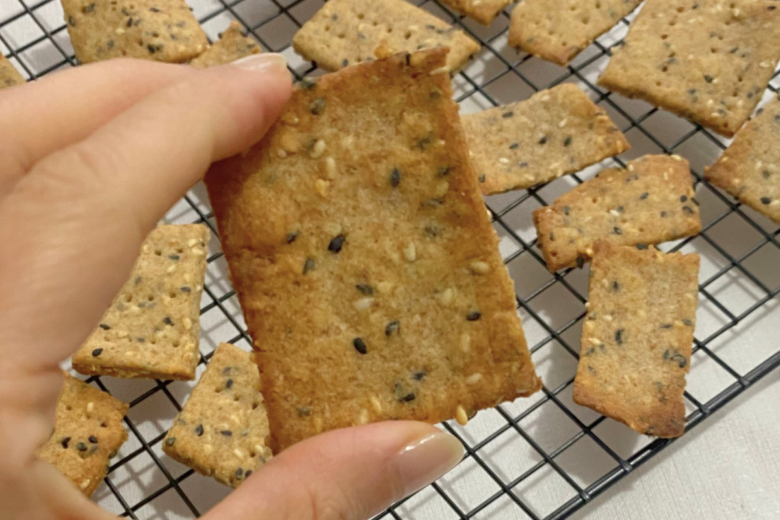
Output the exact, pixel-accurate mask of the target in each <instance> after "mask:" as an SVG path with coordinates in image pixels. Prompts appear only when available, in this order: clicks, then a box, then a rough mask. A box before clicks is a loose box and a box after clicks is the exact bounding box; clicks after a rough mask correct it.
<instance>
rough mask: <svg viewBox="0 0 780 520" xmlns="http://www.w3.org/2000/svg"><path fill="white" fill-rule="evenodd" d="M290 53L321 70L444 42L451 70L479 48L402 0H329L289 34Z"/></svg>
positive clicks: (468, 39)
mask: <svg viewBox="0 0 780 520" xmlns="http://www.w3.org/2000/svg"><path fill="white" fill-rule="evenodd" d="M292 44H293V48H295V52H297V53H298V54H300V55H301V56H303V57H304V58H306V59H307V60H311V61H316V62H317V65H319V66H320V67H322V68H323V69H325V70H331V71H332V70H337V69H339V68H341V67H345V66H347V65H353V64H356V63H361V62H364V61H371V60H373V59H374V57H375V55H374V51H375V50H376V49H377V48H378V47H380V46H385V47H387V48H389V49H390V51H391V52H403V51H406V52H412V51H415V50H421V49H430V48H433V47H440V46H444V47H449V49H450V53H449V55H448V57H447V68H448V69H449V70H451V71H455V70H458V69H460V68H461V67H463V65H464V64H465V63H466V61H467V60H468V59H469V58H470V57H471V56H473V55H474V54H476V53H477V52H478V51H479V44H478V43H477V42H475V41H474V40H472V39H471V38H469V37H468V36H466V35H465V34H464V33H463V31H461V30H459V29H457V28H455V27H452V26H450V25H448V24H446V23H444V22H443V21H441V20H440V19H439V18H437V17H435V16H434V15H432V14H430V13H428V12H426V11H423V10H422V9H420V8H419V7H415V6H414V5H412V4H410V3H408V2H406V1H405V0H329V1H328V2H327V3H325V5H324V6H322V9H320V10H319V11H317V13H316V14H315V15H314V16H313V17H312V18H311V20H309V21H308V22H306V23H305V24H304V26H303V27H301V29H300V30H299V31H298V32H297V33H296V34H295V36H294V37H293V41H292Z"/></svg>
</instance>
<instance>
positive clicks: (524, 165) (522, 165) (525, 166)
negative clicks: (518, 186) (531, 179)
mask: <svg viewBox="0 0 780 520" xmlns="http://www.w3.org/2000/svg"><path fill="white" fill-rule="evenodd" d="M517 165H518V166H519V167H520V168H528V163H527V162H525V161H520V162H519V163H517Z"/></svg>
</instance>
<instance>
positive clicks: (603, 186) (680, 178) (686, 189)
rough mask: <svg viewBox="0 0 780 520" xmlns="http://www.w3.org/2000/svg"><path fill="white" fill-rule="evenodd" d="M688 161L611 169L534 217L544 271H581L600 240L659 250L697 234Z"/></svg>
mask: <svg viewBox="0 0 780 520" xmlns="http://www.w3.org/2000/svg"><path fill="white" fill-rule="evenodd" d="M693 195H694V191H693V179H692V177H691V173H690V169H689V167H688V161H686V160H684V159H681V158H680V157H677V156H671V157H670V156H666V155H646V156H644V157H641V158H639V159H636V160H634V161H631V162H630V163H628V165H627V166H626V169H622V168H610V169H607V170H602V171H601V172H599V174H598V176H597V177H595V178H593V179H590V180H588V181H585V182H584V183H582V184H580V185H579V186H577V187H576V188H574V189H573V190H571V191H570V192H568V193H566V194H564V195H562V196H561V197H559V198H557V199H555V202H553V204H552V205H550V206H546V207H544V208H539V209H537V210H536V211H534V224H535V225H536V232H537V235H538V239H539V247H540V248H541V249H542V252H543V253H544V259H545V261H546V262H547V268H548V269H549V270H550V271H553V272H554V271H557V270H558V269H562V268H564V267H573V266H575V265H580V266H581V265H582V263H584V262H585V261H587V260H588V259H590V258H591V257H592V256H593V249H592V248H593V244H594V243H595V242H596V241H597V240H599V239H603V240H606V241H609V242H612V243H614V244H619V245H636V244H645V245H647V244H659V243H661V242H667V241H669V240H676V239H678V238H683V237H687V236H691V235H695V234H697V233H698V232H699V231H700V230H701V218H700V217H699V206H698V203H697V202H696V200H695V199H694V198H693Z"/></svg>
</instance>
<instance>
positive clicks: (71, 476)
mask: <svg viewBox="0 0 780 520" xmlns="http://www.w3.org/2000/svg"><path fill="white" fill-rule="evenodd" d="M128 409H129V406H128V405H127V404H125V403H123V402H122V401H120V400H118V399H116V398H115V397H111V396H110V395H109V394H107V393H106V392H103V391H101V390H98V389H97V388H94V387H92V386H90V385H88V384H87V383H84V382H83V381H80V380H78V379H76V378H73V377H71V376H69V375H68V374H65V384H64V385H63V387H62V392H61V393H60V397H59V400H58V401H57V408H56V412H55V413H56V418H55V422H54V431H53V432H52V434H51V437H50V438H49V440H48V441H47V443H46V444H44V445H43V446H42V447H41V448H40V449H38V452H37V454H36V455H37V456H38V458H39V459H41V460H45V461H47V462H49V463H51V464H52V465H53V466H54V467H55V468H57V469H58V470H59V471H60V472H61V473H62V474H63V475H65V476H66V477H67V478H68V480H70V481H71V482H73V484H75V485H76V487H78V488H79V489H80V490H81V492H82V493H84V494H85V495H86V496H87V497H89V496H91V495H92V493H94V492H95V489H97V487H98V486H99V485H100V482H101V481H102V480H103V478H105V476H106V471H107V469H108V461H109V460H110V459H111V458H112V457H114V456H115V455H116V453H117V451H119V448H120V447H121V446H122V444H124V442H125V441H126V440H127V431H125V428H124V426H122V419H123V418H124V416H125V415H126V414H127V410H128Z"/></svg>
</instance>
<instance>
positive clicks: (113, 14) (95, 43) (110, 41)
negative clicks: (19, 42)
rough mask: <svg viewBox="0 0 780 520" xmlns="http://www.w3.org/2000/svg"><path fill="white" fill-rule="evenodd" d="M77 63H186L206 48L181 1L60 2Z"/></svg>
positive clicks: (91, 0)
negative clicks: (120, 60)
mask: <svg viewBox="0 0 780 520" xmlns="http://www.w3.org/2000/svg"><path fill="white" fill-rule="evenodd" d="M62 8H63V10H64V11H65V23H66V25H67V27H68V33H69V34H70V41H71V43H72V44H73V51H74V52H75V53H76V57H77V58H78V59H79V61H80V62H81V63H91V62H94V61H103V60H110V59H112V58H136V59H142V60H154V61H164V62H168V63H184V62H186V61H189V60H191V59H193V58H195V57H196V56H198V55H200V54H201V53H202V52H203V51H205V50H206V49H207V48H208V46H209V41H208V39H207V38H206V33H204V32H203V29H201V28H200V24H198V21H197V20H196V19H195V16H193V14H192V11H191V10H190V8H189V6H188V5H187V4H186V3H185V2H184V0H62Z"/></svg>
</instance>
